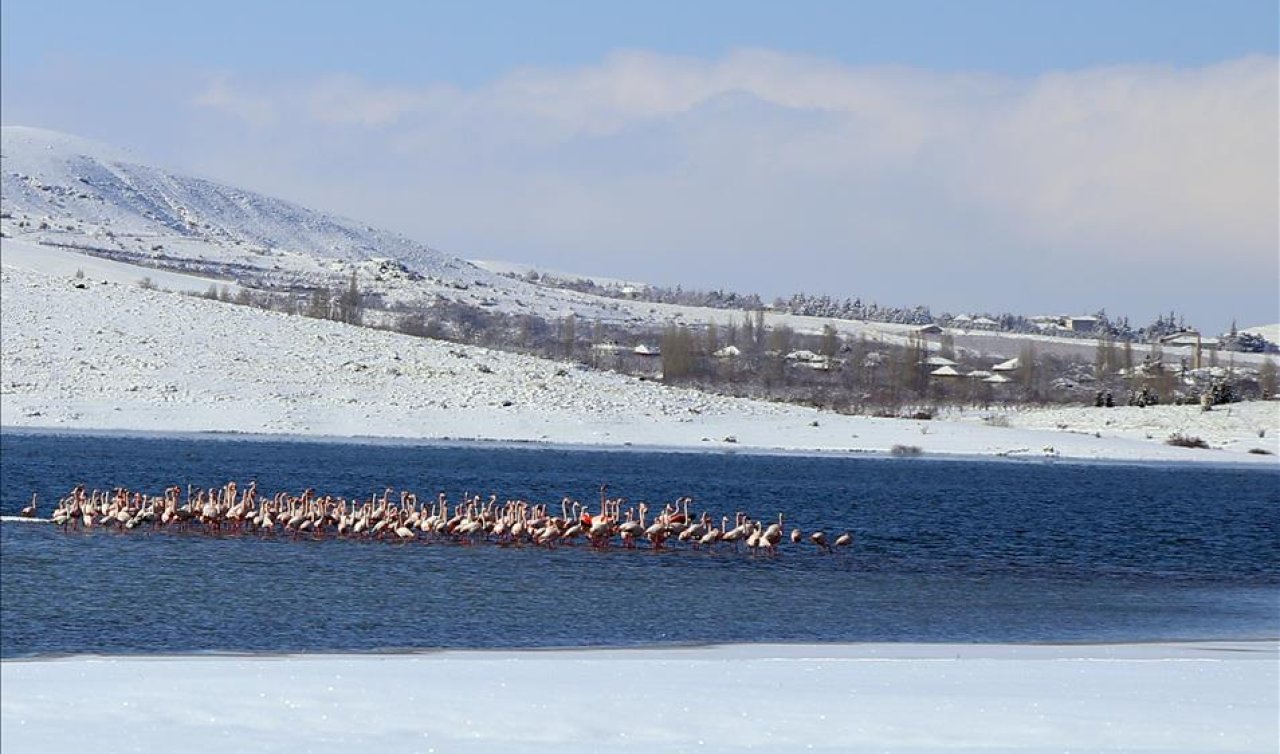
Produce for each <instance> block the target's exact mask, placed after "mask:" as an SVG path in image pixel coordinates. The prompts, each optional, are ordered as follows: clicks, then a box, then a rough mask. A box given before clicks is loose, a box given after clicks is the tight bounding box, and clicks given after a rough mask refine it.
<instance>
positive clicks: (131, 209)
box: [0, 126, 495, 284]
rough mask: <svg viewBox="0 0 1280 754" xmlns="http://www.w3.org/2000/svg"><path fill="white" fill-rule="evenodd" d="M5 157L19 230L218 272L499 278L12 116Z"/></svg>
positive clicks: (10, 211)
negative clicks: (359, 271)
mask: <svg viewBox="0 0 1280 754" xmlns="http://www.w3.org/2000/svg"><path fill="white" fill-rule="evenodd" d="M0 155H2V157H0V180H2V182H3V183H2V186H0V188H2V189H3V195H2V196H3V198H2V200H0V215H2V216H3V217H2V223H0V228H3V230H4V232H5V235H6V236H7V237H10V238H21V239H23V240H26V241H29V242H32V243H36V244H40V245H49V246H59V247H72V248H82V249H87V250H92V251H93V252H95V253H98V254H109V255H115V258H121V259H137V260H143V261H156V262H162V263H165V264H166V265H168V266H176V265H178V263H179V262H182V261H186V262H199V263H201V266H197V267H194V269H199V270H202V271H207V272H211V273H215V274H216V273H223V274H237V273H238V274H242V275H243V274H248V273H249V272H252V271H253V270H254V269H257V270H260V271H263V272H277V273H279V272H284V273H294V274H296V275H299V276H305V275H307V274H316V273H320V272H322V271H324V270H325V269H326V264H327V263H333V262H343V263H352V262H359V261H364V260H370V259H378V258H390V259H395V260H398V261H399V262H400V263H402V264H403V265H404V266H405V267H407V268H409V269H411V270H413V271H414V272H416V273H419V274H420V275H423V276H431V277H434V278H439V279H444V280H448V281H451V282H455V283H461V284H468V283H474V282H475V281H477V280H479V281H484V280H489V279H493V278H494V277H495V276H493V275H491V274H489V273H486V272H484V271H482V270H479V269H478V268H476V267H474V266H472V265H470V264H468V263H466V262H463V261H462V260H459V259H456V258H453V257H450V256H448V255H445V254H442V253H441V252H438V251H435V250H433V249H431V248H428V247H427V246H424V245H422V244H419V243H416V242H413V241H411V240H409V239H407V238H404V237H401V236H397V235H395V234H392V233H387V232H385V231H380V230H377V229H375V228H372V227H368V226H365V225H361V224H359V223H356V222H353V221H349V220H344V219H340V218H336V217H333V216H330V215H326V214H323V213H320V212H315V211H312V210H309V209H306V208H304V207H300V206H298V205H296V204H292V203H290V202H286V201H282V200H280V199H273V198H271V197H266V196H262V195H261V194H256V193H254V192H251V191H245V190H241V189H236V188H232V187H228V186H224V185H221V184H217V183H214V182H212V181H207V180H203V179H200V178H192V177H187V176H182V175H178V174H175V173H170V172H167V171H164V170H161V169H158V168H155V167H151V166H148V165H146V164H143V163H141V162H140V161H138V160H136V159H133V158H131V157H130V156H129V155H127V154H125V153H122V152H121V151H119V150H116V149H113V148H111V147H108V146H104V145H101V144H97V143H94V142H91V141H87V140H84V139H80V138H77V137H74V136H68V135H65V134H59V133H56V132H52V131H45V130H41V129H34V128H25V127H19V126H5V127H4V128H3V130H2V132H0ZM182 266H185V267H187V268H188V269H192V268H193V267H192V266H191V265H190V264H187V265H182Z"/></svg>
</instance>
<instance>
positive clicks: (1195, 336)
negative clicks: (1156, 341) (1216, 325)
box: [1160, 330, 1220, 348]
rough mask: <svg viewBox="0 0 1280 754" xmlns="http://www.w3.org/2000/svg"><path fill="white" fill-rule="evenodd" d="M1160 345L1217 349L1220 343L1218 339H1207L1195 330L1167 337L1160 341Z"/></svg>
mask: <svg viewBox="0 0 1280 754" xmlns="http://www.w3.org/2000/svg"><path fill="white" fill-rule="evenodd" d="M1160 344H1161V345H1165V346H1191V347H1192V348H1194V347H1196V346H1201V347H1203V348H1217V347H1218V345H1219V344H1220V341H1219V340H1218V339H1217V338H1206V337H1204V336H1203V335H1201V334H1200V333H1198V332H1196V331H1195V330H1183V331H1181V332H1176V333H1172V334H1170V335H1166V336H1164V337H1163V338H1161V339H1160Z"/></svg>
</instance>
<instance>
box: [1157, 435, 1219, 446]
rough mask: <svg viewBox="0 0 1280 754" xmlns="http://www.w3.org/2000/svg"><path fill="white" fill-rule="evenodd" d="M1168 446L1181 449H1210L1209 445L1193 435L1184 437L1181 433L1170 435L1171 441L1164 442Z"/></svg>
mask: <svg viewBox="0 0 1280 754" xmlns="http://www.w3.org/2000/svg"><path fill="white" fill-rule="evenodd" d="M1164 442H1165V444H1166V445H1174V446H1176V447H1179V448H1208V447H1209V443H1207V442H1205V441H1204V440H1201V439H1200V438H1199V437H1194V436H1192V435H1184V434H1182V433H1181V432H1174V433H1173V434H1172V435H1169V439H1168V440H1165V441H1164Z"/></svg>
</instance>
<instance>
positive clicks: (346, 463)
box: [0, 432, 1280, 657]
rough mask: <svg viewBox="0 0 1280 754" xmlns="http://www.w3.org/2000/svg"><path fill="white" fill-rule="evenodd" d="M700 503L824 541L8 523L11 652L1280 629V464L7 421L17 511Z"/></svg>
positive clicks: (3, 460)
mask: <svg viewBox="0 0 1280 754" xmlns="http://www.w3.org/2000/svg"><path fill="white" fill-rule="evenodd" d="M233 479H234V480H237V481H239V482H240V483H242V484H243V483H246V482H248V481H249V480H250V479H256V480H258V482H259V486H260V489H261V490H263V491H264V492H268V493H270V492H275V491H281V490H289V491H293V492H298V491H301V490H302V489H303V488H305V487H314V488H315V489H317V490H318V491H319V492H320V493H321V494H324V493H332V494H334V495H344V496H347V497H356V496H358V497H362V498H367V497H368V496H369V495H370V494H372V493H374V492H380V491H382V490H383V489H384V488H385V487H388V486H390V487H394V488H396V489H409V490H412V491H414V492H416V493H418V495H419V497H420V498H429V497H432V496H434V494H435V493H436V492H439V491H444V492H447V493H449V495H450V497H451V499H456V498H457V497H458V496H459V495H461V494H462V493H463V492H467V491H469V492H472V493H480V494H483V495H485V496H486V497H487V496H488V494H489V493H491V492H492V493H495V494H497V495H498V496H499V498H500V499H506V498H511V497H517V496H520V497H524V498H526V499H529V500H533V501H536V502H549V503H557V504H558V501H559V500H560V499H561V498H562V497H563V496H565V495H570V496H573V497H575V498H577V499H579V500H583V501H592V500H595V499H597V496H598V492H597V490H598V488H599V485H600V484H602V483H608V484H609V485H610V490H611V493H612V494H620V495H625V496H626V497H627V498H629V499H630V500H632V501H638V500H649V501H651V502H665V501H671V500H673V499H675V498H676V497H677V496H680V495H692V496H694V498H695V500H696V503H695V506H694V509H695V510H697V511H701V510H703V509H706V510H709V511H712V512H713V513H715V515H716V518H717V519H718V518H719V516H720V515H722V514H728V515H730V516H732V515H733V513H734V512H735V511H739V510H740V511H745V512H747V513H749V514H751V515H752V516H754V517H757V518H762V519H765V520H772V519H774V518H776V515H777V513H778V512H779V511H782V512H784V513H785V514H786V516H787V522H788V528H790V527H791V525H793V524H794V525H796V526H799V527H801V528H804V529H806V530H808V529H810V528H813V527H817V526H820V527H822V528H824V529H825V530H826V531H827V532H828V533H832V534H834V533H836V532H839V531H843V530H846V529H847V530H851V531H853V532H854V533H855V534H856V536H857V542H856V545H855V546H854V547H853V548H852V549H851V550H848V551H843V552H839V553H837V554H835V555H827V554H823V553H819V552H817V551H816V549H815V548H813V547H812V546H810V545H806V546H802V547H796V546H790V545H786V546H784V547H783V548H782V552H781V553H780V554H779V555H777V556H776V557H764V556H752V555H748V554H747V553H746V552H745V551H744V552H734V551H733V550H732V549H729V548H725V549H722V550H719V551H716V552H706V551H693V550H688V549H673V550H671V551H666V552H652V551H647V550H643V549H641V550H636V551H622V550H619V549H612V550H609V551H597V550H593V549H591V548H589V547H586V546H562V547H558V548H556V549H553V550H549V549H543V548H536V547H531V546H526V547H510V548H505V547H497V546H492V545H474V546H469V547H468V546H460V545H454V544H442V543H436V544H424V543H421V542H415V543H409V544H391V543H385V542H371V541H352V540H337V539H333V538H329V539H324V540H312V539H294V538H292V537H285V536H278V537H273V538H260V537H258V536H220V537H213V536H203V535H193V534H178V533H172V532H151V533H140V532H138V531H135V532H132V533H124V532H118V531H103V530H95V531H91V532H83V531H81V532H75V531H71V532H64V531H61V530H59V529H57V528H56V527H54V526H51V525H41V524H27V523H5V524H3V525H0V559H2V567H0V655H2V656H4V657H15V656H26V655H32V654H43V653H63V652H127V653H132V652H137V653H160V652H166V653H167V652H191V651H197V652H201V651H339V650H341V651H362V650H394V649H425V648H441V647H449V648H459V647H561V646H639V645H659V644H673V643H692V642H764V641H769V642H860V641H947V642H1050V641H1052V642H1092V641H1151V640H1164V639H1251V638H1272V637H1277V636H1280V470H1278V469H1274V468H1273V469H1257V468H1240V467H1228V466H1212V467H1211V466H1175V465H1136V464H1135V465H1123V464H1081V463H1063V462H1047V461H1043V462H1042V461H1035V462H1029V461H976V460H938V459H930V458H922V459H898V458H867V457H806V456H790V455H774V456H767V455H764V456H762V455H747V454H710V453H708V454H690V453H652V452H633V451H589V450H565V449H555V448H525V447H490V446H469V447H443V446H413V445H406V444H379V443H339V442H315V441H279V440H259V439H253V440H246V439H236V438H203V437H186V438H177V437H156V436H141V437H139V436H132V437H126V436H105V435H90V436H56V435H49V434H39V433H20V432H5V433H3V434H0V513H3V514H4V515H14V514H16V513H17V511H18V510H19V509H20V508H21V507H22V506H23V505H24V504H25V503H26V502H27V501H28V500H29V499H30V496H31V493H32V492H37V493H39V495H40V498H41V499H42V500H43V501H45V505H44V512H45V513H46V514H47V512H48V510H49V503H50V501H53V500H56V499H57V498H58V497H60V496H62V495H65V494H66V493H67V492H68V491H69V490H70V489H71V487H72V486H74V485H75V484H80V483H83V484H85V485H87V486H89V487H91V488H93V487H97V488H108V487H115V486H125V487H129V488H131V489H140V490H146V491H150V492H152V493H159V492H160V490H161V489H162V488H163V487H164V486H168V485H173V484H178V485H182V486H184V487H185V486H186V485H188V484H195V485H199V486H204V487H211V486H217V485H221V484H223V483H225V482H226V481H229V480H233Z"/></svg>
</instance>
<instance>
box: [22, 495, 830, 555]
mask: <svg viewBox="0 0 1280 754" xmlns="http://www.w3.org/2000/svg"><path fill="white" fill-rule="evenodd" d="M397 498H398V499H397ZM692 502H693V498H690V497H681V498H679V499H677V500H676V501H675V503H667V504H665V505H663V506H662V508H661V509H660V510H657V511H656V512H655V511H652V510H651V509H650V507H649V505H648V504H647V503H644V502H641V503H638V504H637V505H635V506H628V507H627V508H626V510H625V511H624V510H623V505H624V504H626V499H625V498H621V497H616V498H610V497H609V496H608V485H602V486H601V487H600V502H599V506H598V508H597V510H596V512H595V513H592V512H591V511H590V510H589V508H590V506H587V505H584V504H582V503H580V502H578V501H576V500H572V499H570V498H568V497H566V498H564V499H563V500H562V501H561V502H560V511H559V515H553V513H554V511H552V510H550V509H549V508H548V506H547V505H545V504H541V505H535V504H532V503H529V502H526V501H524V500H507V501H506V502H504V503H499V502H498V498H497V495H491V496H490V497H489V499H488V500H487V501H485V500H483V499H482V498H481V497H480V496H479V495H475V496H471V495H469V494H468V495H464V496H463V497H462V498H461V499H460V500H459V501H458V502H457V503H455V504H453V505H450V503H449V500H448V498H447V497H446V495H445V494H444V493H443V492H442V493H440V495H439V496H438V497H436V498H435V499H434V500H433V501H431V502H430V503H428V504H422V505H419V503H418V499H417V496H416V495H414V494H413V493H412V492H400V493H399V495H398V496H397V495H396V493H395V491H394V490H392V489H390V488H388V489H387V490H385V491H384V492H383V493H382V494H380V495H377V494H375V495H372V496H370V497H369V499H367V500H347V499H345V498H342V497H333V496H331V495H324V496H318V495H317V494H316V493H315V491H314V490H310V489H308V490H305V491H303V492H302V493H301V494H300V495H292V494H289V493H287V492H280V493H277V494H275V495H273V496H270V497H267V496H265V495H264V496H259V494H258V484H257V482H256V481H255V482H251V483H249V484H248V485H247V486H246V487H244V488H240V487H239V486H237V484H236V483H235V482H228V483H227V484H225V485H224V486H222V487H220V488H218V487H214V488H210V489H201V488H195V487H188V488H187V490H186V496H185V498H184V497H183V494H182V488H181V487H177V486H174V487H168V488H167V489H165V491H164V494H162V495H157V496H153V495H147V494H145V493H142V492H133V491H130V490H127V489H124V488H117V489H114V490H106V491H99V490H92V491H86V490H85V488H84V486H83V485H81V486H77V487H76V488H75V489H73V490H72V491H71V493H70V494H68V495H67V496H65V497H63V498H62V499H61V500H59V501H58V503H57V505H56V507H55V508H54V510H53V513H52V514H51V515H50V520H51V521H52V522H53V523H54V524H56V525H58V526H61V527H63V528H64V529H71V528H84V529H92V528H95V527H99V528H103V527H109V528H117V529H120V530H122V531H137V530H142V531H151V530H157V529H166V530H175V531H186V532H194V533H204V534H257V535H260V536H270V535H284V536H293V537H309V538H326V537H340V538H354V539H370V540H382V541H393V542H402V543H409V542H415V541H417V542H430V541H440V542H455V543H459V544H478V543H492V544H498V545H508V546H510V545H537V546H544V547H555V546H558V545H562V544H573V543H583V544H587V545H590V546H591V547H595V548H599V549H605V548H609V547H613V546H621V547H624V548H636V547H637V546H639V545H640V544H641V543H644V545H645V546H646V547H648V548H649V549H653V550H662V549H666V548H669V547H673V546H684V547H689V548H692V549H717V548H720V549H723V548H729V547H731V548H732V549H733V550H734V551H738V550H739V549H740V548H741V547H742V546H745V547H746V549H747V551H748V552H752V553H759V554H769V555H772V554H776V553H777V552H778V548H779V545H781V544H782V543H783V542H784V539H785V540H789V541H790V542H791V544H793V545H804V544H805V543H806V541H807V542H808V543H809V544H812V545H813V546H814V547H816V548H817V549H818V550H819V551H822V552H826V553H831V552H834V551H835V548H843V547H848V546H850V545H852V544H853V535H852V534H851V533H849V532H844V533H842V534H840V535H838V536H836V537H834V538H832V539H831V540H830V541H829V540H828V538H827V534H826V532H823V531H812V532H809V533H808V535H807V536H806V534H805V533H804V532H802V531H801V530H800V529H798V528H793V529H792V530H791V531H790V533H789V534H785V536H784V517H783V515H782V514H781V513H779V514H778V520H777V521H774V522H769V523H765V522H763V521H760V520H755V519H752V518H750V517H749V516H747V515H746V514H744V513H741V512H739V513H737V514H735V516H734V518H733V521H732V525H730V520H729V517H728V516H721V517H720V519H719V525H718V526H717V525H716V523H717V522H716V520H715V517H714V516H712V515H711V514H710V513H707V512H702V513H701V514H691V513H690V512H689V506H690V504H691V503H692ZM37 505H38V503H37V500H36V497H35V496H34V495H33V496H32V499H31V503H30V504H29V505H28V506H27V507H25V508H24V509H23V510H22V512H21V514H20V515H21V516H22V517H24V518H34V517H36V516H37V515H38V511H37ZM650 513H654V515H653V516H652V518H650Z"/></svg>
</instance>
